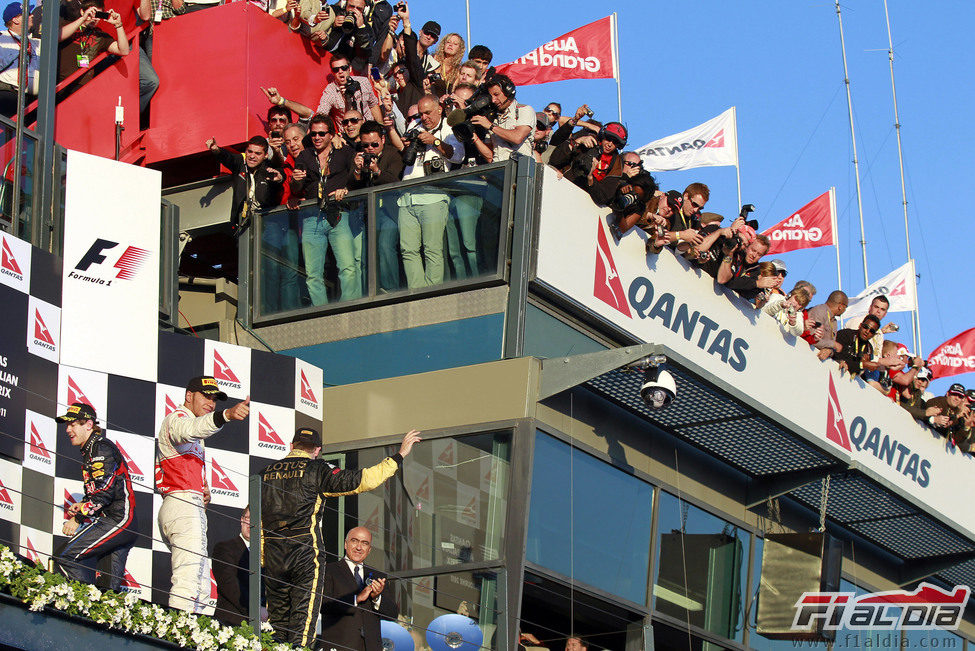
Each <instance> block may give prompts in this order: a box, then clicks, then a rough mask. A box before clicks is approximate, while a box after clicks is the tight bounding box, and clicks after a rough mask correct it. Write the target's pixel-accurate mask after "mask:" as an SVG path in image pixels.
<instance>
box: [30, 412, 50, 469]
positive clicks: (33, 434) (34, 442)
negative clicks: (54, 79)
mask: <svg viewBox="0 0 975 651" xmlns="http://www.w3.org/2000/svg"><path fill="white" fill-rule="evenodd" d="M30 455H31V456H32V457H34V459H35V460H37V461H46V462H47V463H50V462H51V455H50V454H49V453H48V451H47V447H46V446H45V445H44V439H42V438H41V434H40V432H38V431H37V426H36V425H34V423H33V422H31V424H30Z"/></svg>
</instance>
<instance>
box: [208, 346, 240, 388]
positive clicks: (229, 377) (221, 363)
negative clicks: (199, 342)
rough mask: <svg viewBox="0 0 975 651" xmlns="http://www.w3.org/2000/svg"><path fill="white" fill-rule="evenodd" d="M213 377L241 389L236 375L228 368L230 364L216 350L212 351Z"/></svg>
mask: <svg viewBox="0 0 975 651" xmlns="http://www.w3.org/2000/svg"><path fill="white" fill-rule="evenodd" d="M213 377H214V378H215V379H217V380H220V381H221V382H225V383H226V384H229V385H231V386H233V387H234V388H237V389H239V388H240V387H241V384H240V379H239V378H238V377H237V374H236V373H234V371H233V369H231V368H230V364H228V363H227V362H226V360H224V358H223V357H221V356H220V353H218V352H217V351H216V350H214V351H213Z"/></svg>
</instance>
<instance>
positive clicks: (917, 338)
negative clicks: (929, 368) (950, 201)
mask: <svg viewBox="0 0 975 651" xmlns="http://www.w3.org/2000/svg"><path fill="white" fill-rule="evenodd" d="M884 17H885V18H886V19H887V59H888V60H889V61H890V93H891V96H892V97H893V99H894V130H895V131H896V132H897V162H898V163H900V168H901V204H902V205H903V206H904V238H905V239H906V240H907V259H908V260H912V258H911V231H910V229H909V228H908V226H907V187H906V186H905V185H904V150H903V148H902V147H901V121H900V118H899V117H898V115H897V87H896V86H895V85H894V40H893V37H892V36H891V34H890V13H889V12H888V11H887V0H884ZM912 267H913V265H912ZM911 282H912V283H914V310H912V311H911V339H913V341H914V350H915V351H917V350H918V349H919V348H920V347H921V328H920V326H919V325H918V318H919V317H918V309H917V276H915V275H914V274H913V273H912V274H911Z"/></svg>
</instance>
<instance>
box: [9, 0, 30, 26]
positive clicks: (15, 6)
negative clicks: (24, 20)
mask: <svg viewBox="0 0 975 651" xmlns="http://www.w3.org/2000/svg"><path fill="white" fill-rule="evenodd" d="M20 10H21V6H20V3H19V2H11V3H10V4H8V5H7V6H6V7H4V8H3V22H4V24H7V23H9V22H10V21H11V20H13V19H14V18H16V17H17V16H19V15H20V13H21V12H20ZM28 10H29V11H34V5H28Z"/></svg>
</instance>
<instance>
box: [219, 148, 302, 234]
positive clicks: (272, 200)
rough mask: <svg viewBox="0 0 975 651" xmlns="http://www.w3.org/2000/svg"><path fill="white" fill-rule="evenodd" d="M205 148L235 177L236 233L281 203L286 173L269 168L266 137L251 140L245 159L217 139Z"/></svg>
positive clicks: (233, 217)
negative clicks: (220, 145) (260, 213)
mask: <svg viewBox="0 0 975 651" xmlns="http://www.w3.org/2000/svg"><path fill="white" fill-rule="evenodd" d="M206 147H207V149H209V150H210V151H211V152H213V154H214V155H215V156H216V157H217V160H218V161H219V162H220V164H221V165H223V166H224V167H226V168H227V169H228V170H230V173H231V174H232V175H233V181H232V186H233V202H232V204H231V209H230V229H231V231H233V232H234V234H237V233H238V232H239V231H240V230H241V229H244V228H246V227H247V226H248V224H249V223H250V220H251V219H252V218H253V216H254V215H255V214H256V213H258V212H260V211H261V210H264V209H265V208H270V207H272V206H277V205H278V204H279V203H280V201H279V200H280V197H281V184H282V183H283V182H284V174H283V173H282V171H281V170H280V169H279V168H276V167H271V166H269V165H268V163H267V149H268V147H267V139H266V138H264V137H263V136H254V137H253V138H251V139H250V140H248V141H247V147H246V148H245V149H244V154H243V156H241V154H238V153H236V152H232V151H230V150H228V149H223V148H222V147H219V146H217V139H216V138H210V139H208V140H207V141H206Z"/></svg>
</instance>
